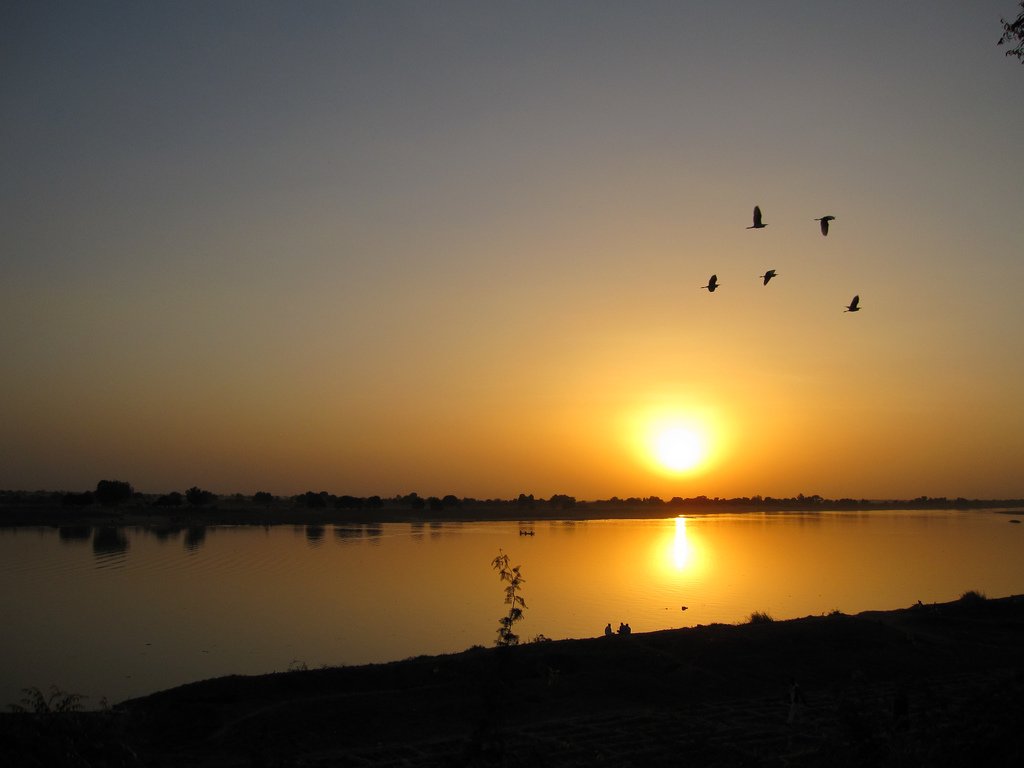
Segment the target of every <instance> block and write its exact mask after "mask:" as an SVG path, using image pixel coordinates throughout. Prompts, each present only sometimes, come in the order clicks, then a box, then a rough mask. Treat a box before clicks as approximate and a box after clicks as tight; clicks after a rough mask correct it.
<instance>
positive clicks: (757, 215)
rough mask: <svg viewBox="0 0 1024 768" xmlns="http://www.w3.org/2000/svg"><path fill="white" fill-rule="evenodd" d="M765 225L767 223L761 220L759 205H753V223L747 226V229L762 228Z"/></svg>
mask: <svg viewBox="0 0 1024 768" xmlns="http://www.w3.org/2000/svg"><path fill="white" fill-rule="evenodd" d="M767 226H768V225H767V224H764V223H762V222H761V206H759V205H755V206H754V225H753V226H752V227H747V229H764V228H765V227H767Z"/></svg>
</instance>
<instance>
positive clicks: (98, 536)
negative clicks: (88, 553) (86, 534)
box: [92, 526, 128, 560]
mask: <svg viewBox="0 0 1024 768" xmlns="http://www.w3.org/2000/svg"><path fill="white" fill-rule="evenodd" d="M127 551H128V539H127V537H126V536H125V535H124V531H123V530H122V529H121V528H115V527H113V526H102V527H100V528H97V529H96V530H95V531H94V532H93V536H92V553H93V555H94V556H95V557H96V559H97V560H110V559H114V558H117V557H118V556H120V557H121V558H123V557H124V553H125V552H127Z"/></svg>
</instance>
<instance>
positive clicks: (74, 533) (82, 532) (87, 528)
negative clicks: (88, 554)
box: [57, 525, 92, 544]
mask: <svg viewBox="0 0 1024 768" xmlns="http://www.w3.org/2000/svg"><path fill="white" fill-rule="evenodd" d="M57 536H58V537H60V540H61V542H62V543H64V544H75V543H83V542H86V541H88V540H89V539H90V538H91V537H92V526H91V525H62V526H61V527H60V528H58V529H57Z"/></svg>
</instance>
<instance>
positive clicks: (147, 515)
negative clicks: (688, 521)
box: [0, 499, 1024, 528]
mask: <svg viewBox="0 0 1024 768" xmlns="http://www.w3.org/2000/svg"><path fill="white" fill-rule="evenodd" d="M789 502H792V503H789ZM893 511H991V512H995V513H1002V514H1006V515H1010V516H1013V515H1021V516H1024V500H1020V499H1007V500H967V499H962V500H961V499H958V500H955V501H951V500H947V499H942V500H938V499H934V500H932V499H929V500H925V501H921V500H912V501H906V500H903V501H900V500H894V501H867V500H861V501H852V500H850V501H847V500H839V501H832V500H821V501H815V502H800V501H793V500H790V499H780V500H771V501H770V502H767V503H766V502H763V501H762V502H758V503H744V502H742V501H734V500H724V499H723V500H718V499H708V500H705V501H689V500H684V501H683V502H682V503H673V502H658V503H650V502H647V503H643V502H640V503H633V502H627V501H583V502H575V503H573V504H571V505H566V504H559V503H551V502H535V503H533V504H531V505H529V506H526V505H518V504H517V503H516V502H506V501H485V502H469V503H462V504H460V505H458V506H450V507H447V508H441V509H426V508H424V509H410V508H409V507H408V506H403V505H395V504H385V505H382V506H380V507H375V508H365V507H358V508H351V509H348V508H338V507H324V508H310V507H306V506H303V505H301V504H298V503H295V502H293V501H290V500H280V501H276V502H271V503H266V504H264V503H259V502H252V501H247V500H234V499H229V500H222V501H217V502H214V503H211V504H208V505H203V506H189V505H184V506H180V507H172V508H168V507H160V506H157V505H156V504H154V503H153V502H152V500H150V499H139V500H134V499H133V500H132V501H129V502H126V503H124V504H122V505H118V506H112V507H104V506H101V505H99V504H94V505H89V506H86V507H78V506H67V505H61V504H59V503H53V502H52V501H41V502H35V503H24V502H21V503H12V502H10V501H7V502H6V503H5V502H4V501H3V500H2V499H0V528H15V527H31V526H51V527H53V526H57V527H60V526H125V527H130V526H143V527H145V526H150V527H168V528H174V527H181V528H186V527H198V526H215V525H240V526H242V525H254V526H265V525H375V524H383V523H410V524H423V525H430V524H444V523H470V522H516V523H533V522H557V521H565V522H585V521H591V520H664V519H671V518H676V517H681V516H683V517H697V516H707V515H738V514H756V513H762V514H787V513H790V514H791V513H815V512H843V513H852V514H870V513H872V512H893Z"/></svg>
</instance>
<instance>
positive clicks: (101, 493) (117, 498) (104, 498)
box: [93, 480, 134, 506]
mask: <svg viewBox="0 0 1024 768" xmlns="http://www.w3.org/2000/svg"><path fill="white" fill-rule="evenodd" d="M133 493H134V490H133V489H132V487H131V485H129V484H128V483H126V482H124V481H122V480H100V481H99V482H98V483H96V491H95V493H94V494H93V496H94V497H95V498H96V501H98V502H99V503H100V504H105V505H106V506H114V505H117V504H120V503H121V502H122V501H128V499H130V498H131V497H132V494H133Z"/></svg>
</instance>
